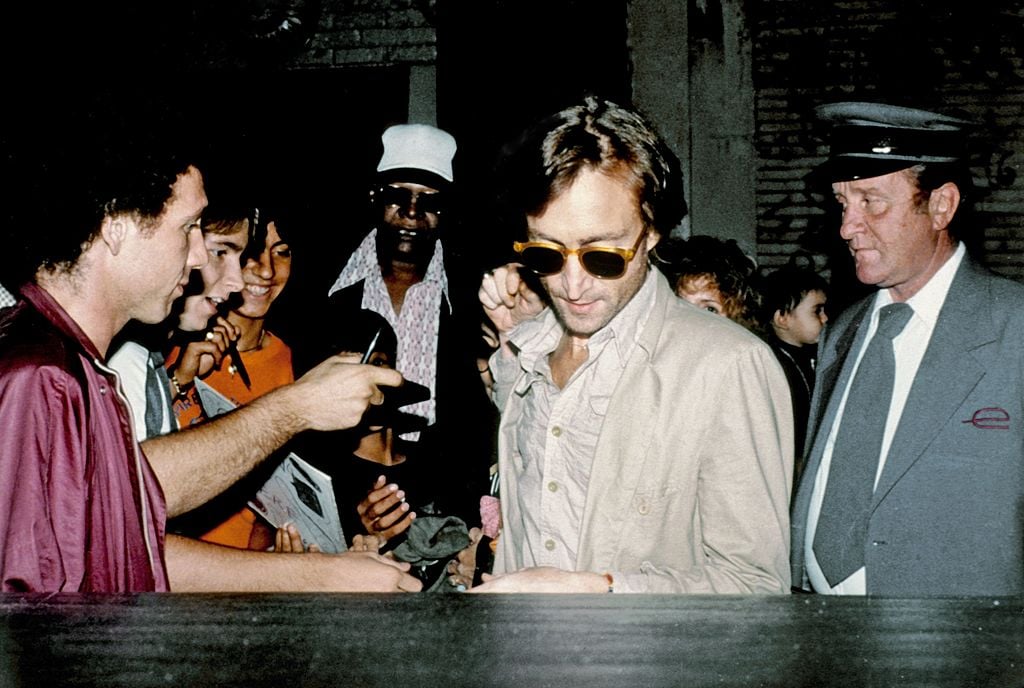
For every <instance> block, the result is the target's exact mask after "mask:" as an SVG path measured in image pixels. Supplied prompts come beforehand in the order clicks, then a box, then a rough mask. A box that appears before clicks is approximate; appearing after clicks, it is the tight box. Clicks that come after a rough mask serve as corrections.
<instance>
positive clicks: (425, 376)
mask: <svg viewBox="0 0 1024 688" xmlns="http://www.w3.org/2000/svg"><path fill="white" fill-rule="evenodd" d="M381 140H382V142H383V148H384V150H383V155H382V157H381V159H380V162H379V164H378V165H377V174H376V176H375V178H374V183H373V186H372V189H371V191H370V199H371V203H372V207H373V218H374V222H375V224H374V226H373V227H372V228H371V229H370V231H369V233H368V234H367V235H366V236H365V238H364V239H363V241H362V243H361V244H360V245H359V247H358V248H357V249H356V250H355V252H354V253H353V254H352V255H351V256H350V257H349V259H348V261H347V263H346V264H345V266H344V268H343V269H342V270H341V273H340V274H339V275H338V278H337V280H336V281H335V283H334V285H333V286H332V287H331V288H330V290H329V296H330V305H329V312H328V317H327V318H326V319H324V321H325V322H326V325H325V327H326V328H328V329H329V328H331V327H337V328H342V329H344V327H345V323H346V321H349V320H351V318H352V317H353V315H354V314H356V313H358V311H359V310H360V309H368V310H372V311H375V312H376V313H379V314H380V315H382V316H383V317H384V318H386V319H387V321H388V323H389V324H390V325H391V327H392V328H393V329H394V331H395V333H396V335H397V337H398V357H397V361H396V365H395V367H396V368H397V369H398V370H399V371H401V372H402V374H403V375H404V376H405V377H406V379H409V380H412V381H414V382H418V383H420V384H422V385H425V386H426V387H427V388H429V390H430V393H431V398H430V399H428V400H426V401H423V402H419V403H416V404H411V405H408V406H404V407H403V408H402V411H403V412H405V413H408V414H412V415H415V416H420V417H422V418H423V419H424V426H425V429H424V430H423V431H422V432H411V433H410V432H406V433H404V434H403V435H402V437H403V439H404V440H405V441H407V442H415V443H416V444H415V445H407V446H410V448H412V447H415V449H414V451H415V453H416V456H417V460H419V461H430V462H432V463H433V464H434V466H436V470H435V471H434V472H435V474H436V476H437V481H438V483H439V488H438V489H437V491H436V492H437V494H438V497H439V503H438V504H437V505H436V506H437V508H438V510H439V511H440V512H443V513H444V514H445V515H454V516H458V517H460V518H462V519H463V520H464V521H466V523H467V525H469V526H473V525H475V524H477V523H479V500H480V496H481V495H484V494H487V491H488V486H489V477H488V468H489V465H490V463H491V458H492V453H493V450H492V446H493V433H494V428H495V425H496V416H495V411H494V409H493V406H492V404H491V403H490V401H489V399H488V397H487V394H486V391H485V390H484V387H483V383H482V381H481V379H480V370H479V368H478V367H477V355H476V350H477V346H478V343H479V342H480V340H481V338H480V326H481V317H480V307H479V303H478V302H477V301H476V299H474V298H473V295H474V293H475V291H474V285H475V284H476V283H477V281H478V280H479V273H474V274H472V275H466V276H465V277H460V274H465V273H466V265H467V261H465V260H456V257H455V256H453V255H452V252H451V250H450V245H446V241H445V232H446V231H450V230H449V227H450V225H451V224H452V222H451V217H452V211H453V208H452V205H453V204H452V202H451V195H452V193H453V183H454V181H455V177H454V173H453V169H452V160H453V158H454V156H455V150H456V143H455V139H454V138H453V137H452V136H451V135H450V134H449V133H447V132H445V131H443V130H441V129H438V128H436V127H433V126H429V125H426V124H400V125H395V126H392V127H389V128H388V129H387V130H385V131H384V133H383V135H382V136H381ZM460 285H461V288H460ZM332 339H333V337H331V336H330V333H329V332H325V333H324V336H323V337H322V338H321V341H322V342H326V341H330V340H332ZM327 353H331V352H326V351H319V352H317V354H318V355H317V356H316V358H321V357H322V356H323V355H325V354H327ZM454 438H458V440H457V442H455V441H454ZM366 487H367V490H369V489H370V488H371V487H372V486H370V485H367V486H366ZM390 506H392V505H391V504H390V502H383V503H381V505H380V507H379V508H380V509H381V510H384V509H387V508H389V507H390ZM409 521H410V519H409V518H408V517H406V518H404V519H402V520H401V521H400V523H398V524H390V522H389V527H385V526H384V524H383V522H381V525H380V526H379V527H380V529H381V533H380V534H382V535H384V536H391V535H394V534H397V531H399V530H402V529H403V527H404V526H405V525H407V524H408V523H409ZM396 526H397V527H396ZM385 531H386V532H385ZM347 535H349V536H352V535H354V533H349V534H347Z"/></svg>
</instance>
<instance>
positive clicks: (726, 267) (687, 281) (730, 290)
mask: <svg viewBox="0 0 1024 688" xmlns="http://www.w3.org/2000/svg"><path fill="white" fill-rule="evenodd" d="M656 253H657V260H658V267H659V268H661V270H662V272H663V273H665V276H666V277H668V279H669V283H670V284H671V285H672V287H673V289H675V292H676V295H677V296H678V297H679V298H681V299H684V300H686V301H689V302H690V303H692V304H694V305H695V306H697V307H698V308H703V309H705V310H708V311H710V312H712V313H716V314H718V315H723V316H725V317H727V318H729V319H730V320H732V321H734V322H737V323H739V324H740V325H743V326H744V327H746V328H748V329H752V328H753V326H754V324H755V316H756V309H757V303H758V295H757V290H756V289H755V288H754V286H753V282H752V277H753V275H754V272H755V270H756V267H757V266H756V264H755V263H754V261H753V260H751V259H750V258H749V257H748V256H747V255H746V254H745V253H743V251H742V249H740V247H739V245H738V244H737V243H736V242H735V241H734V240H732V239H730V240H728V241H725V240H722V239H717V238H715V237H711V236H692V237H690V238H689V239H686V240H678V239H667V240H665V241H663V242H662V244H660V245H659V246H658V247H657V249H656Z"/></svg>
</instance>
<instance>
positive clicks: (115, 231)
mask: <svg viewBox="0 0 1024 688" xmlns="http://www.w3.org/2000/svg"><path fill="white" fill-rule="evenodd" d="M129 221H130V220H129V219H128V218H127V217H125V216H124V215H118V216H117V217H110V216H109V215H107V216H105V217H104V218H103V223H102V224H101V225H100V237H101V238H102V239H103V244H104V245H105V246H106V247H107V249H108V250H109V251H110V253H111V255H114V256H116V255H117V254H118V253H120V252H121V246H122V245H123V244H124V240H125V239H126V238H127V236H128V232H129V230H130V228H129V227H128V223H129Z"/></svg>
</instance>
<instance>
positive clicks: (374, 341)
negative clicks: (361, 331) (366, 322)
mask: <svg viewBox="0 0 1024 688" xmlns="http://www.w3.org/2000/svg"><path fill="white" fill-rule="evenodd" d="M380 331H381V328H379V327H378V328H377V334H375V335H373V339H371V340H370V346H368V347H367V348H366V353H365V354H363V358H362V360H361V361H359V362H360V363H369V362H370V356H372V355H373V347H375V346H377V339H379V338H380Z"/></svg>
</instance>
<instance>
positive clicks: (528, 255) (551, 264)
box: [519, 246, 565, 275]
mask: <svg viewBox="0 0 1024 688" xmlns="http://www.w3.org/2000/svg"><path fill="white" fill-rule="evenodd" d="M519 255H520V257H521V259H522V261H523V265H525V266H526V267H527V268H529V269H530V270H533V271H534V272H536V273H537V274H538V275H553V274H555V273H556V272H558V271H559V270H561V269H562V264H563V263H564V262H565V259H564V258H562V254H561V253H559V252H558V251H556V250H555V249H553V248H545V247H543V246H530V247H528V248H526V249H525V250H524V251H523V252H522V253H521V254H519Z"/></svg>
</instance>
